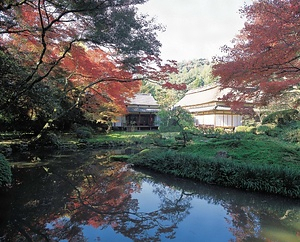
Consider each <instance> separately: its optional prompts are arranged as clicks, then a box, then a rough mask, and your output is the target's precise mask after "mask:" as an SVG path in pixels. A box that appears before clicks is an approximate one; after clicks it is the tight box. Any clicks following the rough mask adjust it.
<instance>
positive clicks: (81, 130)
mask: <svg viewBox="0 0 300 242" xmlns="http://www.w3.org/2000/svg"><path fill="white" fill-rule="evenodd" d="M75 132H76V136H77V138H79V139H90V138H92V133H93V130H92V129H91V128H90V127H85V126H82V127H78V128H77V129H76V130H75Z"/></svg>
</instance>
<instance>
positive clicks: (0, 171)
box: [0, 154, 12, 188]
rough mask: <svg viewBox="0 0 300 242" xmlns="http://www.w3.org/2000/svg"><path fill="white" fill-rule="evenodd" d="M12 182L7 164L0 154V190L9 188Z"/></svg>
mask: <svg viewBox="0 0 300 242" xmlns="http://www.w3.org/2000/svg"><path fill="white" fill-rule="evenodd" d="M11 182H12V173H11V168H10V164H9V162H8V161H7V160H6V159H5V157H4V155H2V154H0V188H1V187H5V186H9V185H10V184H11Z"/></svg>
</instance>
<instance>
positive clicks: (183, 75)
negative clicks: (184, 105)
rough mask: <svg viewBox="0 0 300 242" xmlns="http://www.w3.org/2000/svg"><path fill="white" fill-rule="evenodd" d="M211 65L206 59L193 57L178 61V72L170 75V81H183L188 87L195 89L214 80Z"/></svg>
mask: <svg viewBox="0 0 300 242" xmlns="http://www.w3.org/2000/svg"><path fill="white" fill-rule="evenodd" d="M214 80H215V79H214V77H213V75H212V65H211V63H210V62H209V61H208V60H205V59H195V60H190V61H183V62H180V63H178V74H172V75H171V76H170V82H172V83H185V84H186V85H187V86H188V89H195V88H198V87H202V86H204V85H207V84H209V83H212V82H214Z"/></svg>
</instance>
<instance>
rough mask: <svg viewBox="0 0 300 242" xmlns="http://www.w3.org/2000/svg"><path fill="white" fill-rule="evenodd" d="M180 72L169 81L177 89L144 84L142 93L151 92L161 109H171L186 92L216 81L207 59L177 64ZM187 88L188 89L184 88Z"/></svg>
mask: <svg viewBox="0 0 300 242" xmlns="http://www.w3.org/2000/svg"><path fill="white" fill-rule="evenodd" d="M177 67H178V72H176V73H171V74H170V75H169V79H168V81H169V82H170V83H172V84H173V85H175V86H181V87H182V88H179V89H180V90H178V88H177V89H162V88H161V86H159V85H152V83H143V86H142V91H143V92H151V94H152V95H153V96H154V97H155V99H156V100H157V101H158V103H159V104H160V106H161V107H163V108H166V109H168V108H170V107H172V106H173V105H174V104H175V103H177V102H178V101H179V100H180V99H181V98H182V97H183V96H184V94H185V93H186V91H188V90H191V89H195V88H199V87H202V86H204V85H208V84H210V83H212V82H214V81H216V79H215V78H214V76H213V75H212V63H210V62H209V61H208V60H206V59H194V60H189V61H182V62H178V63H177ZM185 86H186V88H184V87H185Z"/></svg>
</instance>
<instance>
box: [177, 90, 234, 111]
mask: <svg viewBox="0 0 300 242" xmlns="http://www.w3.org/2000/svg"><path fill="white" fill-rule="evenodd" d="M226 93H228V90H226V89H225V90H221V89H220V87H219V86H218V85H212V86H206V87H202V88H198V89H194V90H190V91H188V92H187V93H186V94H185V96H184V97H183V98H182V99H181V100H180V101H179V102H178V103H176V104H175V106H181V107H186V106H194V105H199V104H204V103H210V102H215V101H218V99H219V98H222V97H223V96H224V95H225V94H226Z"/></svg>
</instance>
